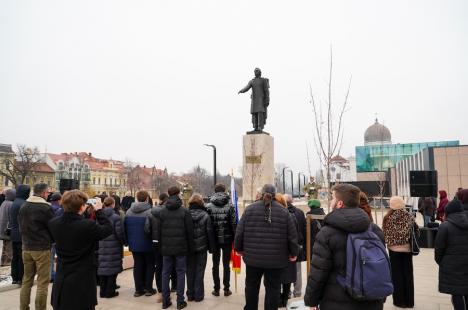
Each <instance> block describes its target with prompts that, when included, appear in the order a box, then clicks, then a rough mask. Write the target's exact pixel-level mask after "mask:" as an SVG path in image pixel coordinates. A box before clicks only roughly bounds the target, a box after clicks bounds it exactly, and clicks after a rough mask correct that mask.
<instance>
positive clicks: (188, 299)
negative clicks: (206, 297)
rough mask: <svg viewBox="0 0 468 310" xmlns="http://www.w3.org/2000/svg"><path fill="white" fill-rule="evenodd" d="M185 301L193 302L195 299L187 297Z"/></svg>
mask: <svg viewBox="0 0 468 310" xmlns="http://www.w3.org/2000/svg"><path fill="white" fill-rule="evenodd" d="M187 301H195V297H187Z"/></svg>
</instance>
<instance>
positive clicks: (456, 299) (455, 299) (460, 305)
mask: <svg viewBox="0 0 468 310" xmlns="http://www.w3.org/2000/svg"><path fill="white" fill-rule="evenodd" d="M452 304H453V309H454V310H467V309H468V296H461V295H452Z"/></svg>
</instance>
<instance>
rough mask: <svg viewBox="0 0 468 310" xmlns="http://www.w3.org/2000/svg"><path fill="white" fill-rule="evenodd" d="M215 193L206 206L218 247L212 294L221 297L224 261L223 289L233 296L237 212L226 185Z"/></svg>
mask: <svg viewBox="0 0 468 310" xmlns="http://www.w3.org/2000/svg"><path fill="white" fill-rule="evenodd" d="M214 190H215V193H214V194H213V196H211V198H210V202H209V203H208V205H207V206H206V207H207V209H208V213H209V214H210V216H211V221H212V223H213V229H214V234H215V240H216V247H215V250H214V252H213V270H212V271H213V284H214V290H213V292H212V294H213V295H214V296H219V290H220V289H221V283H220V278H219V261H220V259H221V254H222V260H223V286H224V287H223V289H224V296H229V295H231V294H232V292H231V290H230V289H229V287H230V280H231V268H230V266H229V261H230V259H231V251H232V242H233V241H234V234H235V233H236V225H237V221H236V211H235V210H234V207H233V205H232V204H231V199H230V197H229V195H228V194H227V193H226V186H225V185H224V184H216V186H215V189H214Z"/></svg>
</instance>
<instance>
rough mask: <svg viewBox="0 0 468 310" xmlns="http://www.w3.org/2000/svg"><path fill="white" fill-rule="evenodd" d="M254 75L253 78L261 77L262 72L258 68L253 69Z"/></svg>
mask: <svg viewBox="0 0 468 310" xmlns="http://www.w3.org/2000/svg"><path fill="white" fill-rule="evenodd" d="M254 73H255V77H261V76H262V70H260V69H259V68H255V70H254Z"/></svg>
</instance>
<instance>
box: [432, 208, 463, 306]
mask: <svg viewBox="0 0 468 310" xmlns="http://www.w3.org/2000/svg"><path fill="white" fill-rule="evenodd" d="M445 215H446V221H445V222H443V223H442V224H441V225H440V227H439V232H438V233H437V237H436V241H435V251H434V254H435V261H436V262H437V264H438V265H439V292H441V293H445V294H451V295H452V303H453V307H454V309H455V310H459V309H467V307H468V265H467V261H468V247H467V244H468V213H467V212H463V206H462V205H461V204H460V202H459V201H458V200H452V201H451V202H449V203H448V204H447V205H446V206H445Z"/></svg>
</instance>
